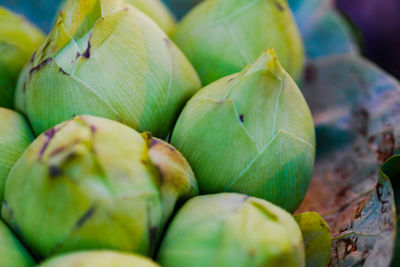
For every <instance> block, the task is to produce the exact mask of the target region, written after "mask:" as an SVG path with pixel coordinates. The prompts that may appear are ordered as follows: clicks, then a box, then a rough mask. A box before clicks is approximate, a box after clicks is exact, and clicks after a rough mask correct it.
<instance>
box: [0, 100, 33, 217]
mask: <svg viewBox="0 0 400 267" xmlns="http://www.w3.org/2000/svg"><path fill="white" fill-rule="evenodd" d="M32 140H33V135H32V132H31V129H30V128H29V125H28V123H27V122H26V121H25V119H24V118H23V117H22V116H21V115H20V114H18V113H16V112H14V111H11V110H8V109H4V108H0V148H1V149H0V203H1V202H2V201H3V194H4V187H5V183H6V180H7V176H8V173H9V172H10V170H11V168H12V167H13V166H14V164H15V162H17V160H18V158H19V157H20V156H21V155H22V153H23V152H24V151H25V149H26V148H27V147H28V146H29V144H30V143H31V142H32ZM0 210H1V207H0Z"/></svg>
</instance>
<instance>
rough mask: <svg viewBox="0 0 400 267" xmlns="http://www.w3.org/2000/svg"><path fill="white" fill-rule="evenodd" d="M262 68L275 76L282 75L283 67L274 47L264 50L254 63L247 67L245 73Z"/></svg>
mask: <svg viewBox="0 0 400 267" xmlns="http://www.w3.org/2000/svg"><path fill="white" fill-rule="evenodd" d="M262 70H265V71H267V72H269V73H271V74H273V75H274V76H276V77H282V75H283V74H284V69H283V67H282V65H281V64H280V62H279V59H278V56H277V54H276V52H275V49H273V48H270V49H266V50H264V51H263V52H262V53H261V55H260V56H259V57H258V59H257V60H256V61H255V62H254V64H253V65H251V66H250V68H248V69H247V74H250V73H253V72H257V71H262Z"/></svg>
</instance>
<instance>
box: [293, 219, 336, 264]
mask: <svg viewBox="0 0 400 267" xmlns="http://www.w3.org/2000/svg"><path fill="white" fill-rule="evenodd" d="M294 219H295V220H296V221H297V223H298V224H299V227H300V230H301V233H302V235H303V239H304V245H305V249H306V266H307V267H325V266H328V262H329V259H330V254H331V230H330V228H329V226H328V224H327V223H326V222H325V221H324V219H322V217H321V216H319V214H318V213H316V212H304V213H300V214H296V215H294Z"/></svg>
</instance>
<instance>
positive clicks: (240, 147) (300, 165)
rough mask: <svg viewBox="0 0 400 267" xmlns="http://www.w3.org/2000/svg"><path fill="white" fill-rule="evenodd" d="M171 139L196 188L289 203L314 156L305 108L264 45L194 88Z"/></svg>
mask: <svg viewBox="0 0 400 267" xmlns="http://www.w3.org/2000/svg"><path fill="white" fill-rule="evenodd" d="M171 143H172V144H173V145H174V146H175V147H176V148H178V149H179V150H180V151H181V152H182V154H183V155H184V156H185V157H186V159H187V160H188V162H189V163H190V166H192V168H193V171H194V173H195V174H196V177H197V179H198V182H199V187H200V192H201V193H219V192H226V191H229V192H238V193H244V194H248V195H251V196H255V197H259V198H263V199H266V200H268V201H271V202H272V203H274V204H276V205H279V206H281V207H283V208H285V209H287V210H289V211H294V210H296V208H297V207H298V206H299V205H300V203H301V201H302V200H303V198H304V195H305V193H306V191H307V188H308V185H309V182H310V178H311V173H312V169H313V164H314V155H315V134H314V125H313V120H312V117H311V113H310V111H309V108H308V106H307V103H306V102H305V100H304V98H303V95H302V94H301V92H300V90H299V88H298V87H297V86H296V84H295V82H294V81H293V80H292V79H291V78H290V76H289V75H288V74H287V73H286V72H285V70H284V69H283V68H282V67H281V65H280V64H279V62H278V59H277V58H276V56H275V54H274V52H273V51H272V50H268V51H266V52H264V53H263V54H262V55H261V56H260V58H259V59H258V60H257V61H256V62H255V63H254V64H253V65H252V66H248V67H246V68H245V69H244V70H243V71H242V72H240V73H238V74H234V75H231V76H228V77H225V78H223V79H221V80H219V81H217V82H215V83H212V84H210V85H209V86H207V87H205V88H203V89H202V90H200V91H199V92H198V93H197V94H196V95H195V96H194V97H193V98H192V99H191V100H190V101H189V102H188V104H187V105H186V107H185V109H184V110H183V112H182V114H181V115H180V117H179V119H178V122H177V124H176V127H175V129H174V132H173V135H172V141H171Z"/></svg>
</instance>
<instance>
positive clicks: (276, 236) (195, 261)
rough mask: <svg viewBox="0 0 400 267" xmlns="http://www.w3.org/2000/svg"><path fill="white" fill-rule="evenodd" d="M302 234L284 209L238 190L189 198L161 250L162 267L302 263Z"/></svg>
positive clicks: (254, 266)
mask: <svg viewBox="0 0 400 267" xmlns="http://www.w3.org/2000/svg"><path fill="white" fill-rule="evenodd" d="M304 257H305V256H304V247H303V240H302V236H301V232H300V229H299V227H298V226H297V224H296V221H295V220H294V219H293V217H292V216H291V215H290V214H289V213H287V212H286V211H284V210H283V209H281V208H279V207H277V206H274V205H273V204H271V203H269V202H267V201H265V200H261V199H256V198H251V197H250V198H249V197H248V196H245V195H240V194H234V193H223V194H217V195H208V196H200V197H196V198H193V199H191V200H189V201H188V202H186V204H185V205H184V206H183V207H182V208H181V209H180V210H179V211H178V214H177V215H176V216H175V217H174V219H173V221H172V223H171V225H170V226H169V228H168V230H167V232H166V235H165V237H164V240H163V242H162V244H161V248H160V251H159V253H158V261H159V263H160V264H161V265H162V266H163V267H187V266H191V267H203V266H208V267H261V266H269V267H282V266H285V267H291V266H293V267H294V266H296V267H302V266H305V258H304Z"/></svg>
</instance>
